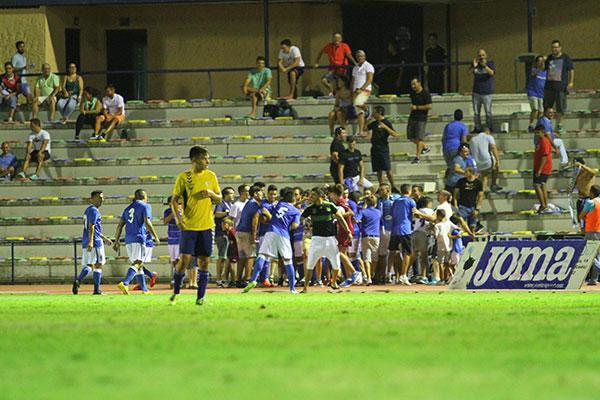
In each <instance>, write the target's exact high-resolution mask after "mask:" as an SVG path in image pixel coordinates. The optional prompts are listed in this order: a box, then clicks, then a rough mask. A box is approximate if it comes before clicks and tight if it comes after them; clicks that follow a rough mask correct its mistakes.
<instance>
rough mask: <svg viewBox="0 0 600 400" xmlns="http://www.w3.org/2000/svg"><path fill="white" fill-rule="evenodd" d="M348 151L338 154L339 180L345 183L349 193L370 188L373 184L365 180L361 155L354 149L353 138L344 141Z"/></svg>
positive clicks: (354, 141)
mask: <svg viewBox="0 0 600 400" xmlns="http://www.w3.org/2000/svg"><path fill="white" fill-rule="evenodd" d="M346 143H348V150H346V151H344V152H342V153H341V154H340V162H339V164H338V165H339V179H340V181H341V182H343V183H345V184H346V186H347V187H348V190H349V191H351V192H362V190H363V189H364V188H371V187H373V184H372V183H371V182H369V180H368V179H367V178H365V164H364V162H363V160H362V153H361V152H360V150H358V149H357V148H356V139H354V136H348V138H347V139H346Z"/></svg>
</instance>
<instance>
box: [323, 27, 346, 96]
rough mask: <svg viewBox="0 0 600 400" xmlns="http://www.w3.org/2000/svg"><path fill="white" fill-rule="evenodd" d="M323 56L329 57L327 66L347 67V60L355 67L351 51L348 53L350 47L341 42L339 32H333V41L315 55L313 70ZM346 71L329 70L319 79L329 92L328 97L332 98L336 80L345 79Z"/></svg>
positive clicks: (342, 69) (338, 69) (340, 69)
mask: <svg viewBox="0 0 600 400" xmlns="http://www.w3.org/2000/svg"><path fill="white" fill-rule="evenodd" d="M323 54H327V56H328V57H329V65H339V66H345V65H348V60H350V61H352V63H353V64H354V65H356V60H355V59H354V57H353V56H352V51H350V47H349V46H348V45H347V44H346V43H343V42H342V34H341V33H339V32H335V33H334V34H333V41H332V42H331V43H327V44H326V45H325V47H323V48H322V49H321V50H320V51H319V54H317V57H316V59H315V60H316V61H315V65H314V67H315V68H319V61H320V60H321V56H322V55H323ZM347 74H348V71H347V70H346V68H329V71H327V73H326V74H325V75H323V77H322V78H321V82H323V85H325V87H326V88H327V89H328V90H329V97H331V96H333V95H334V94H335V92H336V88H334V86H333V85H334V84H335V82H336V81H337V79H338V78H339V77H341V76H343V77H346V75H347Z"/></svg>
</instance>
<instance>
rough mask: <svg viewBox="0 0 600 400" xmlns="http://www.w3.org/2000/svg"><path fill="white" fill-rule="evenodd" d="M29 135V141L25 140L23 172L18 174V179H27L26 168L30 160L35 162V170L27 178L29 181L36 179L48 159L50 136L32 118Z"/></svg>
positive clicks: (37, 121) (38, 122) (36, 120)
mask: <svg viewBox="0 0 600 400" xmlns="http://www.w3.org/2000/svg"><path fill="white" fill-rule="evenodd" d="M30 124H31V133H30V134H29V139H27V149H26V150H25V154H26V156H25V164H23V170H22V171H21V172H20V173H19V177H21V178H23V179H25V178H27V175H26V173H27V168H29V162H30V161H31V160H33V161H35V162H37V168H36V169H35V174H33V175H31V176H30V177H29V178H30V179H31V180H36V179H38V176H39V174H40V171H41V170H42V166H43V165H44V161H47V160H49V159H50V151H51V150H50V141H51V140H50V134H49V133H48V132H47V131H45V130H43V129H42V126H41V123H40V120H39V119H37V118H33V119H32V120H31V122H30Z"/></svg>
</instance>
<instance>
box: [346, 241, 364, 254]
mask: <svg viewBox="0 0 600 400" xmlns="http://www.w3.org/2000/svg"><path fill="white" fill-rule="evenodd" d="M360 250H361V245H360V238H354V237H353V238H352V242H351V243H350V247H348V254H356V255H357V256H358V253H360Z"/></svg>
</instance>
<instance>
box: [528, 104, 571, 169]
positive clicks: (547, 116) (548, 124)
mask: <svg viewBox="0 0 600 400" xmlns="http://www.w3.org/2000/svg"><path fill="white" fill-rule="evenodd" d="M553 116H554V109H552V108H546V109H544V115H542V118H540V119H539V121H538V125H543V126H544V131H545V133H546V138H547V139H548V140H549V141H550V145H551V146H552V148H553V149H554V152H555V153H557V154H560V165H561V167H563V168H564V167H566V166H567V165H568V164H569V156H568V155H567V149H566V148H565V144H564V142H563V141H562V139H559V138H555V136H554V129H552V117H553ZM556 135H558V132H556ZM533 144H534V145H535V144H537V137H536V136H534V137H533Z"/></svg>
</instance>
